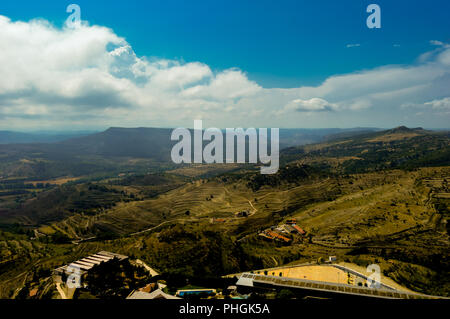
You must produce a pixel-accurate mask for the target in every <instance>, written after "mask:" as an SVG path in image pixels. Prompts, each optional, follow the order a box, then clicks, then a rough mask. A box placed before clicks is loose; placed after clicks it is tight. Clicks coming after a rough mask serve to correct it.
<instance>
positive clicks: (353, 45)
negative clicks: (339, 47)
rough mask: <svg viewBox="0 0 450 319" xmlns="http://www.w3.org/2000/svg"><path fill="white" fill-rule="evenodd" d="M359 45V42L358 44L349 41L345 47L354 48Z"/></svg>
mask: <svg viewBox="0 0 450 319" xmlns="http://www.w3.org/2000/svg"><path fill="white" fill-rule="evenodd" d="M360 46H361V44H359V43H350V44H347V45H346V47H347V48H356V47H360Z"/></svg>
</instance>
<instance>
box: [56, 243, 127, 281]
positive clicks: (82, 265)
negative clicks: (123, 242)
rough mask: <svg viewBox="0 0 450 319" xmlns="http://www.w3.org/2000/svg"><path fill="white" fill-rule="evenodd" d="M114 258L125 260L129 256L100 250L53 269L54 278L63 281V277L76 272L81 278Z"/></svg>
mask: <svg viewBox="0 0 450 319" xmlns="http://www.w3.org/2000/svg"><path fill="white" fill-rule="evenodd" d="M113 259H118V260H119V261H124V260H127V259H128V256H125V255H121V254H116V253H112V252H109V251H100V252H98V253H96V254H93V255H90V256H88V257H85V258H82V259H79V260H77V261H74V262H72V263H70V264H68V265H64V266H61V267H59V268H56V269H55V270H53V279H54V280H55V281H56V282H59V283H62V282H63V277H65V276H70V275H72V274H74V273H75V274H76V275H77V276H79V277H80V280H81V279H82V278H83V277H84V276H85V275H86V274H87V273H88V272H89V270H91V269H92V267H94V266H96V265H99V264H101V263H103V262H109V261H111V260H113Z"/></svg>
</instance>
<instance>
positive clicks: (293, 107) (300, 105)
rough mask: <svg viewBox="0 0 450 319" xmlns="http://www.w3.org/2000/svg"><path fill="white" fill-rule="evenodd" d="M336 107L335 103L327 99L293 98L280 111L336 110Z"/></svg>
mask: <svg viewBox="0 0 450 319" xmlns="http://www.w3.org/2000/svg"><path fill="white" fill-rule="evenodd" d="M337 108H338V106H337V105H336V104H332V103H329V102H328V101H326V100H324V99H321V98H312V99H309V100H302V99H295V100H293V101H291V102H289V103H288V104H286V106H285V107H284V109H283V112H282V113H286V112H289V111H296V112H328V111H333V110H336V109H337Z"/></svg>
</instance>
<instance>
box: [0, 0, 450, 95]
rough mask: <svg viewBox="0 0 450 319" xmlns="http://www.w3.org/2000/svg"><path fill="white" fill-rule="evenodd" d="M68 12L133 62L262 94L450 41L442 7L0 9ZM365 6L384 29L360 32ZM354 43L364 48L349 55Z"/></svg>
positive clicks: (27, 15) (264, 4)
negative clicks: (249, 83) (176, 63)
mask: <svg viewBox="0 0 450 319" xmlns="http://www.w3.org/2000/svg"><path fill="white" fill-rule="evenodd" d="M19 3H20V5H19ZM70 3H77V4H79V5H80V7H81V9H82V19H83V20H87V21H89V22H90V23H91V24H98V25H104V26H107V27H110V28H112V29H114V31H115V32H116V33H117V34H118V35H120V36H123V37H125V38H126V39H127V41H128V42H129V43H131V44H132V45H133V49H134V51H135V52H136V54H137V55H140V56H142V55H144V56H157V57H163V58H168V59H183V60H185V61H186V62H191V61H201V62H203V63H206V64H208V65H210V66H211V67H212V68H213V69H219V70H223V69H228V68H231V67H238V68H240V69H242V70H245V71H246V72H247V73H248V76H249V78H250V79H251V80H255V81H257V82H258V83H260V84H261V85H262V86H264V87H293V86H300V85H311V84H319V83H320V82H321V81H323V80H324V79H326V78H327V77H328V76H330V75H334V74H342V73H348V72H352V71H356V70H361V69H366V68H373V67H376V66H382V65H386V64H409V63H414V61H415V59H416V58H417V57H418V56H419V55H420V54H421V53H423V52H425V51H427V50H428V49H429V41H430V40H431V39H440V40H441V41H447V42H450V19H449V11H448V9H450V5H449V2H448V1H447V0H441V1H439V0H433V1H417V0H416V1H411V0H395V1H392V0H388V1H382V0H377V1H374V0H371V1H364V0H361V1H359V0H358V1H355V0H340V1H301V0H294V1H285V0H280V1H273V0H272V1H267V0H258V1H254V0H241V1H230V0H225V1H223V0H214V1H211V0H194V1H174V0H166V1H142V0H140V1H139V0H129V1H110V0H96V1H82V0H77V1H72V2H69V1H17V0H13V1H10V0H2V1H1V3H0V14H4V15H6V16H8V17H10V18H12V19H18V20H30V19H32V18H36V17H42V18H45V19H47V20H49V21H51V22H53V23H54V24H55V25H59V26H61V25H62V24H63V23H64V21H65V20H66V18H67V16H68V14H67V13H66V12H65V8H66V7H67V5H68V4H70ZM370 3H377V4H379V5H380V7H381V9H382V28H381V29H368V28H367V26H366V17H367V16H368V14H367V13H366V7H367V5H368V4H370ZM354 43H358V44H361V46H360V47H355V48H353V49H349V48H347V47H346V45H347V44H354ZM394 44H397V45H400V47H398V46H396V47H394V46H393V45H394Z"/></svg>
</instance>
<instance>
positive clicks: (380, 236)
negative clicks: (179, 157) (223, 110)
mask: <svg viewBox="0 0 450 319" xmlns="http://www.w3.org/2000/svg"><path fill="white" fill-rule="evenodd" d="M117 132H119V133H123V130H121V129H114V133H115V134H119V133H117ZM125 132H126V131H125ZM131 132H132V133H133V132H134V133H135V131H131ZM155 132H156V133H155V134H162V133H161V132H160V131H155ZM129 133H130V132H127V133H126V134H125V133H124V134H125V136H127V134H129ZM98 134H99V135H98ZM101 134H102V133H97V135H95V137H94V140H93V141H91V140H89V143H88V142H86V139H87V138H88V137H81V138H80V139H83V142H82V143H81V144H83V145H85V146H84V147H85V148H86V149H90V150H95V149H96V148H95V145H96V142H95V141H96V140H97V139H98V138H99V136H102V135H101ZM108 134H109V133H108ZM145 134H149V131H146V133H145ZM152 134H153V133H152ZM121 138H123V141H126V137H121ZM148 140H150V141H152V143H154V144H152V146H151V147H150V148H149V150H154V151H155V154H164V152H165V151H164V150H165V149H164V147H166V146H164V147H163V149H160V148H158V145H159V142H154V141H159V140H158V137H155V136H152V137H151V138H148V139H146V141H148ZM118 141H120V139H119V140H118ZM58 143H61V142H58ZM62 143H68V142H62ZM70 143H74V141H71V142H70ZM118 143H119V142H118ZM145 143H147V142H145ZM119 144H120V143H119ZM280 144H281V143H280ZM101 145H105V144H101ZM145 145H147V144H145ZM24 147H25V146H23V145H19V144H18V146H14V145H8V147H7V148H0V158H2V159H3V160H0V162H1V163H2V164H1V166H0V169H1V171H0V175H1V176H2V179H1V180H0V186H1V187H0V189H1V192H0V287H1V289H0V297H2V298H15V297H17V296H19V295H20V291H21V290H22V289H23V288H24V287H27V289H28V288H30V290H32V289H37V290H36V294H35V295H33V298H58V295H59V294H58V291H57V288H56V286H55V285H54V284H53V283H52V281H51V271H52V270H53V269H55V268H57V267H59V266H61V265H63V264H67V263H69V262H71V261H73V260H76V259H79V258H82V257H84V256H87V255H88V254H93V253H96V252H98V251H101V250H106V251H113V252H116V253H119V254H124V255H127V256H132V257H133V258H138V259H140V260H142V261H143V262H145V263H146V264H148V265H150V266H151V267H152V268H154V269H156V270H157V271H158V272H160V273H161V274H162V275H163V276H164V278H166V280H167V281H168V282H169V284H170V283H174V284H173V285H175V283H176V282H177V281H179V280H185V279H186V278H189V280H191V281H192V282H195V281H196V280H197V281H201V280H205V278H220V277H221V276H225V275H227V274H235V273H241V272H246V271H252V270H256V269H270V268H273V267H281V266H286V265H295V264H301V263H311V262H314V263H323V260H324V259H325V258H328V256H336V258H337V259H338V260H339V261H340V262H344V263H351V264H353V265H359V266H360V267H363V268H365V267H366V266H367V265H369V264H373V263H376V264H378V265H380V267H381V269H382V273H383V276H386V278H389V280H392V281H393V282H395V283H397V284H399V285H402V286H403V287H406V288H407V289H410V290H411V291H415V292H419V293H423V294H431V295H440V296H449V295H450V263H449V256H450V242H449V240H450V238H449V226H448V218H449V206H450V191H449V188H448V181H449V180H450V162H449V160H450V157H449V156H448V154H449V151H450V134H449V133H448V132H431V131H425V130H422V129H408V128H405V127H399V128H396V129H392V130H386V131H376V132H359V133H355V132H352V133H351V134H350V133H346V134H344V135H343V136H342V135H339V134H338V135H337V136H335V137H334V138H333V137H330V136H329V137H327V139H326V140H325V141H321V142H318V143H315V144H307V145H303V146H289V147H285V148H284V149H283V150H282V151H281V154H280V163H281V165H280V170H279V171H278V173H277V174H274V175H261V174H259V167H258V166H257V165H250V164H245V165H238V164H232V165H223V164H222V165H220V164H218V165H214V164H205V165H202V164H194V165H183V166H176V165H174V164H171V163H169V162H167V161H164V159H163V156H162V157H158V156H159V155H158V156H156V157H152V158H149V157H145V156H147V155H146V154H138V153H133V152H134V151H133V152H131V150H125V149H123V154H119V153H118V152H119V150H116V151H115V154H109V153H108V152H105V151H101V152H102V154H101V155H99V153H97V154H95V155H92V156H93V157H92V158H89V157H83V166H84V167H90V165H93V164H92V163H95V165H96V166H98V167H102V168H101V169H100V170H98V171H97V170H96V169H94V168H93V167H91V168H92V170H91V168H89V169H87V170H84V169H82V170H80V171H78V170H77V172H78V173H79V174H80V175H78V174H67V173H68V172H70V170H69V171H67V167H70V165H72V164H70V163H69V165H68V166H67V167H63V166H61V167H62V168H63V169H62V170H60V172H61V175H59V176H58V173H57V171H58V170H59V168H58V170H53V168H52V165H56V166H58V165H59V164H55V162H45V161H47V160H48V159H47V160H41V159H39V160H38V159H37V157H36V155H35V154H37V153H39V151H38V148H39V145H38V144H36V145H33V146H27V150H24ZM53 147H54V146H53V145H52V146H48V145H46V146H45V147H44V148H45V149H51V148H53ZM135 147H136V149H137V148H138V147H144V146H143V145H141V144H139V142H136V144H135ZM77 149H78V146H77V147H75V148H74V151H75V150H77ZM31 150H32V151H31ZM55 151H56V148H55ZM14 152H26V153H27V154H34V155H32V156H31V155H29V157H30V158H31V157H32V158H33V159H29V161H43V162H45V163H47V164H45V165H46V166H47V168H46V169H43V170H42V171H41V173H39V172H40V171H39V170H38V169H37V166H33V165H34V164H33V165H31V164H30V163H29V162H27V161H25V162H24V161H20V162H18V163H17V162H14V161H11V160H10V159H11V157H10V156H11V154H12V153H14ZM36 152H37V153H36ZM64 152H65V151H64V148H59V149H58V154H59V153H60V154H59V155H58V156H60V157H64V156H67V157H70V156H71V154H72V153H71V152H72V150H71V151H70V152H68V153H64ZM77 152H78V151H77ZM89 152H91V151H89ZM92 152H93V151H92ZM95 152H97V151H95ZM92 154H93V153H92ZM119 155H120V156H119ZM122 155H126V157H123V156H122ZM39 156H42V155H39ZM90 156H91V155H90ZM141 156H144V157H141ZM152 156H153V155H152ZM13 158H23V154H21V155H20V156H18V157H13ZM33 163H36V162H33ZM27 165H31V166H27ZM45 165H44V166H45ZM77 165H78V164H77ZM12 167H14V168H13V169H11V168H12ZM27 167H28V168H27ZM29 168H30V170H28V169H29ZM49 169H50V171H52V172H54V173H52V174H49ZM70 169H72V168H70ZM63 171H66V172H64V174H63ZM27 172H28V173H27ZM27 174H28V175H27ZM292 219H295V220H296V223H297V225H298V226H299V227H301V229H302V230H304V232H305V234H304V235H295V234H289V233H285V234H283V236H284V237H286V238H288V239H289V242H281V241H276V240H268V239H264V238H262V237H261V236H260V235H259V234H260V233H261V232H263V231H265V230H267V229H269V230H271V231H274V232H280V231H279V230H277V228H279V227H280V226H281V225H285V224H286V223H288V221H289V220H292ZM183 278H184V279H183ZM28 297H30V296H28Z"/></svg>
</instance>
